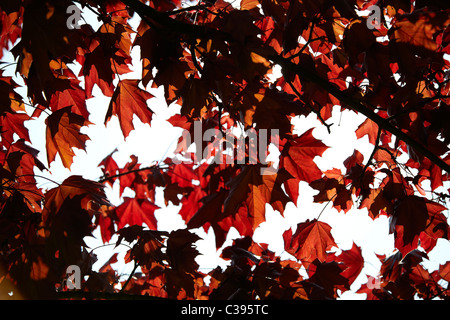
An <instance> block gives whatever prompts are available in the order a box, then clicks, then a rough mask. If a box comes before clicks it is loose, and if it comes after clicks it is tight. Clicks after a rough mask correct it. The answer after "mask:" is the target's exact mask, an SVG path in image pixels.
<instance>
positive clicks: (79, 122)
mask: <svg viewBox="0 0 450 320" xmlns="http://www.w3.org/2000/svg"><path fill="white" fill-rule="evenodd" d="M70 110H71V107H65V108H63V109H60V110H57V111H55V112H54V113H53V114H51V115H50V116H49V117H48V118H47V119H46V120H45V123H46V125H47V132H46V139H47V141H46V143H47V144H46V147H47V161H48V164H49V165H50V163H51V162H53V161H54V160H55V156H56V153H59V155H60V157H61V161H62V163H63V165H64V167H66V168H68V169H70V166H71V165H72V163H73V157H74V156H75V153H74V151H73V148H77V149H82V150H85V147H86V141H87V140H89V137H88V136H87V135H86V134H83V133H81V132H80V129H81V127H83V126H87V125H90V124H91V122H89V121H88V120H86V119H84V118H83V117H82V116H80V115H78V114H75V113H72V112H71V111H70Z"/></svg>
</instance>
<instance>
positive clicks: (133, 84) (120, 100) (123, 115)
mask: <svg viewBox="0 0 450 320" xmlns="http://www.w3.org/2000/svg"><path fill="white" fill-rule="evenodd" d="M138 84H139V80H130V79H125V80H122V81H120V82H119V84H118V85H117V88H116V90H115V91H114V94H113V96H112V98H111V102H110V104H109V109H108V112H107V113H106V118H105V124H106V123H107V122H108V121H109V120H110V119H111V116H112V115H117V116H118V118H119V122H120V128H121V129H122V132H123V134H124V136H125V137H127V136H128V134H129V133H130V131H131V130H133V129H134V126H133V115H137V116H138V117H139V119H141V121H142V122H143V123H149V124H150V121H151V120H152V114H153V113H152V111H151V110H150V109H149V108H148V107H147V100H148V99H150V98H153V95H152V94H150V93H148V92H147V91H144V90H142V89H140V88H139V87H138Z"/></svg>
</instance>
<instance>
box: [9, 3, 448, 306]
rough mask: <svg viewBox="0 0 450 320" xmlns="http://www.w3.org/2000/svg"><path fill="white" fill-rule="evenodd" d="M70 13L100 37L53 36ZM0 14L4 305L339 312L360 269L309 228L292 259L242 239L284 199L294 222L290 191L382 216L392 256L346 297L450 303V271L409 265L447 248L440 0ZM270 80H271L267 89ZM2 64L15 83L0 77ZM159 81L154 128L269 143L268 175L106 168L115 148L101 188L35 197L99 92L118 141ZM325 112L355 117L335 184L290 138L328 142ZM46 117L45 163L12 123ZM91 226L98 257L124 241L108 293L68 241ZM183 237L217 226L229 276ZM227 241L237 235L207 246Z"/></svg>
mask: <svg viewBox="0 0 450 320" xmlns="http://www.w3.org/2000/svg"><path fill="white" fill-rule="evenodd" d="M75 3H76V4H77V5H78V7H79V8H83V10H84V11H90V12H93V13H95V14H96V15H97V18H98V21H99V22H100V24H101V25H100V27H99V28H98V29H97V30H94V29H93V28H92V26H91V25H89V24H87V23H85V22H84V21H80V23H81V27H80V28H78V29H77V28H73V29H71V28H68V27H67V25H66V21H67V19H68V18H69V13H67V11H66V9H67V7H69V6H70V5H73V4H75ZM371 5H377V6H378V7H379V8H381V12H382V13H383V14H382V16H381V24H380V26H379V27H377V28H375V27H374V28H370V27H369V25H368V24H367V23H366V22H367V19H368V13H367V11H365V10H366V9H367V8H369V7H370V6H371ZM0 9H1V10H0V19H1V24H0V47H1V49H2V52H0V57H1V56H2V54H3V53H4V51H5V50H7V51H10V52H11V53H12V54H13V56H14V59H15V60H14V63H13V64H12V65H6V64H2V65H0V69H1V70H0V112H1V115H0V126H1V133H0V134H1V142H0V147H1V149H0V164H1V165H0V175H1V186H0V188H1V198H0V291H1V295H2V297H3V296H6V293H7V292H9V291H10V290H13V291H15V292H19V293H20V295H21V296H22V297H24V298H50V299H53V298H54V299H57V298H61V297H64V298H68V297H69V298H70V294H71V293H72V294H74V296H73V297H80V295H78V296H76V295H75V293H78V294H79V293H80V292H81V293H82V294H86V295H88V294H93V295H91V297H95V294H99V293H107V294H110V296H109V297H114V294H116V295H117V296H120V295H125V294H127V295H146V296H151V297H159V298H170V299H202V300H207V299H212V300H213V299H336V298H338V297H339V296H340V295H341V294H342V293H343V292H345V291H347V290H350V286H351V285H352V283H354V282H355V280H356V278H357V277H358V276H360V274H361V271H362V270H363V267H364V263H365V259H364V257H363V252H362V250H361V248H360V246H358V245H357V244H353V246H352V247H351V248H340V247H339V244H338V243H336V241H335V239H334V237H333V234H332V228H331V226H330V225H329V224H328V223H327V222H325V221H322V220H321V216H320V214H319V213H318V214H317V217H316V218H314V219H306V218H305V219H304V221H303V222H301V223H299V224H298V225H296V226H292V228H290V229H287V230H285V231H284V233H283V242H284V249H285V252H286V253H288V254H290V257H291V259H285V258H283V259H282V258H280V257H279V256H277V255H276V254H275V253H274V252H273V251H271V250H270V249H269V247H270V244H264V243H256V242H255V241H254V240H253V238H252V237H253V234H254V232H255V230H256V229H257V228H258V227H259V226H260V225H261V224H262V223H263V222H264V221H265V220H266V210H267V208H268V207H269V206H270V207H271V208H273V210H275V211H276V212H278V213H279V214H280V215H283V214H284V211H285V209H286V205H287V204H288V203H293V204H294V205H295V206H297V207H298V208H299V212H298V214H299V215H301V214H302V211H301V210H300V209H301V207H302V205H303V204H302V203H300V202H298V201H297V200H298V198H299V183H306V184H308V185H309V187H310V188H312V189H314V190H315V191H316V194H315V196H314V199H313V201H314V202H316V203H323V204H329V208H334V209H336V210H337V211H339V212H345V213H346V212H348V211H349V210H358V212H359V214H361V215H369V217H370V218H371V219H373V220H375V219H378V218H380V217H381V216H387V217H389V219H390V230H389V232H390V234H391V235H393V239H394V240H393V241H394V245H395V250H394V252H392V255H390V256H379V259H380V261H381V269H380V270H379V280H380V283H379V285H378V286H376V287H374V286H373V283H372V284H371V283H367V284H363V285H362V286H361V287H360V288H359V290H358V289H357V291H358V292H359V293H365V294H366V295H367V299H413V298H423V299H432V298H441V299H448V298H449V296H450V291H449V288H448V283H449V281H450V262H447V263H445V264H443V265H440V266H439V267H438V268H437V269H436V270H428V269H426V268H425V267H424V266H423V264H422V262H423V261H424V260H426V259H427V258H428V254H429V253H430V252H431V251H432V250H433V249H434V248H435V246H436V244H437V242H438V240H439V239H443V240H440V241H448V240H449V225H448V205H449V202H448V200H449V198H450V197H449V193H448V191H449V189H448V187H449V184H448V180H449V173H450V153H449V151H450V149H449V143H450V126H449V123H450V122H449V119H450V118H449V117H450V99H449V96H448V95H449V89H450V82H449V75H450V68H449V67H450V62H449V60H448V57H449V56H448V54H450V45H449V44H450V26H449V22H450V16H449V14H450V9H449V7H448V3H447V2H445V1H408V0H398V1H394V0H392V1H387V0H386V1H374V0H372V1H359V0H335V1H325V0H292V1H288V0H286V1H284V0H242V1H241V2H240V4H237V3H234V4H233V5H232V4H231V3H230V2H226V1H225V0H216V1H209V0H205V1H199V2H198V3H188V2H183V1H181V0H174V1H171V0H151V1H144V0H142V1H139V0H121V1H119V0H80V1H69V0H8V1H2V2H1V3H0ZM369 13H370V11H369ZM132 17H137V18H139V19H140V24H139V27H138V28H137V29H133V28H132V27H131V26H130V25H129V23H128V20H129V19H130V18H132ZM132 49H138V50H139V52H140V57H139V58H140V61H139V62H138V63H139V64H140V65H139V67H140V68H141V69H142V75H141V77H140V78H139V79H129V78H125V77H124V76H125V75H126V74H127V73H129V72H131V70H132V69H133V68H134V67H136V65H133V63H135V61H134V60H133V59H132V57H131V55H130V54H131V50H132ZM132 62H133V63H132ZM74 66H77V67H76V68H74ZM275 66H277V67H280V70H281V74H280V75H279V76H278V77H276V78H275V79H274V77H273V76H272V73H273V68H274V67H275ZM11 68H14V72H13V74H14V76H9V75H8V76H7V75H5V70H11ZM74 70H77V71H76V72H75V71H74ZM15 77H16V80H15ZM17 78H20V79H21V83H23V84H22V85H19V84H18V83H19V82H18V81H17ZM20 86H22V87H23V88H24V89H25V91H24V92H26V96H21V95H20V94H19V93H18V88H19V87H20ZM161 86H162V87H163V88H164V98H165V100H166V103H167V105H170V104H174V103H175V104H178V105H180V106H181V108H180V113H179V114H177V115H175V116H173V117H172V118H170V119H169V122H170V123H171V124H172V125H173V126H176V127H180V128H182V129H185V132H191V133H193V130H194V123H195V121H201V128H202V132H205V131H206V130H208V129H215V130H217V132H218V133H219V132H221V133H224V132H228V133H230V134H232V132H233V134H236V132H238V131H239V130H240V131H244V130H247V129H249V128H254V129H255V132H257V133H258V134H259V132H260V131H261V129H266V130H272V129H276V130H278V131H277V132H278V138H279V144H278V146H277V147H278V150H279V157H278V170H277V171H276V172H273V173H272V174H270V175H269V174H266V175H261V169H262V168H264V167H265V166H267V164H265V163H262V162H261V161H259V160H258V162H257V163H244V164H242V163H237V162H234V163H227V162H224V161H222V162H220V161H210V160H211V159H202V158H200V157H198V153H196V152H195V151H192V148H189V147H190V145H189V144H183V141H184V140H183V139H180V143H179V144H178V147H177V149H176V155H175V157H173V158H167V159H164V160H163V161H161V162H160V163H156V164H154V165H151V166H148V165H143V164H142V163H140V162H139V159H138V158H137V157H135V156H133V157H131V159H130V161H129V163H127V164H126V165H125V166H119V165H118V164H117V162H116V161H115V153H114V152H112V153H111V154H109V155H108V156H106V157H105V159H104V160H103V161H102V162H101V163H99V164H98V165H99V167H100V168H101V170H102V172H103V177H101V178H99V179H98V180H97V181H92V180H88V179H86V178H85V177H82V176H78V175H72V176H69V177H67V179H65V180H64V181H57V182H58V184H57V185H55V186H54V187H48V188H47V187H42V186H41V185H40V184H39V179H40V178H39V177H38V176H37V175H36V172H37V171H38V170H40V171H45V170H46V168H47V167H49V166H50V164H51V163H52V162H54V161H61V162H62V164H63V165H64V167H66V168H69V169H70V167H71V165H72V164H73V161H74V156H75V149H81V150H85V149H86V145H87V143H89V140H90V139H91V138H90V137H89V136H88V135H87V134H86V133H83V127H86V126H89V125H91V121H90V119H92V118H91V117H90V116H91V113H90V112H89V111H88V108H87V101H88V100H89V99H91V98H92V97H93V90H94V88H95V87H97V88H99V89H100V90H101V92H102V93H103V95H104V96H106V97H108V98H109V99H110V104H109V108H108V109H107V113H106V114H105V115H104V124H105V125H106V124H107V123H108V122H109V121H110V120H111V119H112V118H113V117H117V118H118V120H119V123H120V129H121V130H122V133H123V136H124V137H127V136H128V135H129V134H130V132H132V131H133V130H134V128H135V127H134V125H133V117H134V119H136V118H138V119H139V120H140V121H141V122H143V123H145V124H149V125H151V121H152V116H153V114H154V111H152V108H151V100H152V99H153V98H154V95H153V94H152V93H150V88H158V87H161ZM336 108H337V109H336ZM333 110H338V111H340V112H343V111H345V110H350V111H351V112H354V113H355V114H362V115H364V116H365V117H366V120H365V121H364V122H362V123H361V125H360V126H359V127H358V129H357V130H356V132H355V135H356V137H357V138H358V139H363V138H366V137H367V138H368V141H369V142H370V143H371V144H372V145H373V152H372V153H371V154H370V156H369V157H367V156H366V157H364V156H363V155H362V153H361V152H360V151H359V150H354V152H353V153H352V154H349V155H348V157H347V160H346V161H345V162H344V163H343V164H344V168H345V170H342V169H333V170H327V171H325V172H323V171H322V170H321V169H320V168H319V166H318V165H317V164H316V162H315V160H314V159H315V158H316V157H321V156H322V155H323V154H324V152H325V151H326V150H327V149H328V148H329V146H327V145H326V144H324V143H323V142H322V141H320V140H319V139H317V138H316V137H315V135H314V129H310V130H307V131H301V132H303V133H301V134H297V133H296V131H295V132H294V126H293V124H292V121H291V120H292V119H294V118H296V117H297V118H298V117H306V116H309V115H314V116H315V117H316V118H317V119H318V120H319V121H320V122H321V124H322V125H323V126H325V127H326V128H327V130H329V131H330V134H333V126H332V125H331V124H330V123H329V122H328V121H327V120H329V119H330V118H331V116H332V111H333ZM91 112H95V110H94V111H91ZM102 116H103V115H102ZM42 119H45V121H44V122H43V127H42V130H43V132H45V139H46V140H45V144H46V148H45V150H37V149H36V148H35V147H34V146H33V145H32V143H31V140H30V137H29V132H28V129H27V127H26V124H27V123H28V122H33V121H37V120H42ZM143 140H145V137H143ZM247 142H248V141H247ZM230 143H231V144H233V142H232V141H231V142H230V141H225V140H223V141H220V143H217V141H216V143H214V142H213V141H212V142H209V141H203V145H202V146H196V147H197V148H201V149H202V150H209V154H211V155H212V156H214V157H215V159H216V160H217V159H221V158H223V157H224V156H225V153H224V148H222V147H221V144H223V145H225V144H230ZM234 143H235V142H234ZM247 147H248V145H247ZM111 151H112V150H111ZM247 151H248V150H247ZM266 151H267V150H266ZM39 152H44V154H46V159H45V160H43V159H41V158H40V156H39ZM247 156H248V154H247ZM177 159H178V160H179V159H184V161H177ZM93 165H97V164H93ZM337 166H338V164H336V167H337ZM47 186H48V185H47ZM106 188H119V189H120V191H119V192H120V196H121V199H120V200H121V204H119V205H116V206H115V205H112V204H111V201H110V199H108V198H107V196H106V193H105V189H106ZM127 188H128V189H130V190H133V191H134V196H129V194H130V193H126V194H125V193H124V190H125V189H127ZM158 193H161V194H162V195H163V199H164V201H162V203H159V202H158V201H157V198H158V197H157V194H158ZM168 204H173V205H175V206H179V214H180V216H181V217H182V219H183V220H184V221H185V223H186V228H185V229H180V230H174V231H170V232H168V231H164V230H160V229H159V228H158V221H157V219H156V218H155V211H157V210H164V207H165V206H167V205H168ZM97 228H99V230H100V234H101V237H102V241H103V242H104V243H105V244H106V243H111V241H112V239H113V237H114V236H116V238H115V239H118V240H117V242H116V243H115V245H116V246H119V245H121V244H127V245H128V246H129V250H128V252H127V254H126V257H125V262H127V263H132V264H133V265H134V266H135V267H134V269H133V273H132V274H131V276H130V277H128V278H126V279H123V278H122V279H119V277H118V273H117V271H116V270H114V267H113V264H114V263H115V262H116V260H117V256H115V255H114V256H113V257H111V259H110V260H109V261H108V262H107V263H106V264H105V265H104V266H103V267H102V268H100V270H98V271H94V270H93V269H92V265H93V263H94V261H95V260H94V259H95V254H94V253H93V252H92V251H91V248H88V247H87V246H86V244H85V241H84V238H85V237H86V236H89V235H91V234H92V233H93V231H94V230H96V229H97ZM197 228H203V229H204V230H205V231H208V230H213V232H214V236H215V245H216V247H217V248H218V249H219V248H220V249H222V258H223V259H225V260H227V261H229V262H230V263H229V265H228V267H226V268H225V269H222V268H221V267H217V268H215V269H213V270H212V271H209V272H207V273H204V272H203V271H204V270H202V269H201V268H199V265H198V263H197V262H196V260H195V259H196V257H197V256H198V255H199V252H198V250H197V248H196V246H195V244H196V242H197V241H198V240H199V239H200V237H199V236H198V235H197V234H196V233H195V230H196V229H197ZM232 228H234V229H236V230H237V231H238V232H239V234H240V237H239V238H237V239H235V240H234V241H233V244H232V245H230V246H226V247H225V248H223V245H224V243H225V241H226V239H227V235H228V233H229V232H230V230H231V229H232ZM386 236H388V234H386ZM449 260H450V259H449ZM69 265H77V266H79V267H80V269H81V272H82V277H81V278H82V284H81V289H80V290H78V291H80V292H76V291H70V290H68V289H67V288H65V287H64V285H63V284H64V280H65V279H66V268H67V267H68V266H69ZM137 268H139V270H140V272H135V271H136V270H137ZM300 271H302V272H300ZM63 294H65V295H63Z"/></svg>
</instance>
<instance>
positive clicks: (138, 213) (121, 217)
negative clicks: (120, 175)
mask: <svg viewBox="0 0 450 320" xmlns="http://www.w3.org/2000/svg"><path fill="white" fill-rule="evenodd" d="M124 200H125V201H124V202H123V203H122V204H121V205H120V206H118V207H117V208H116V215H117V218H118V222H117V227H118V228H119V229H121V228H123V227H124V226H125V225H127V224H128V225H130V226H133V225H139V226H141V225H142V224H143V223H145V224H146V225H147V226H148V227H149V228H150V229H153V230H157V220H156V218H155V214H154V213H155V210H156V209H159V207H158V206H157V205H155V204H154V203H152V202H150V201H148V200H147V199H136V198H129V197H125V198H124Z"/></svg>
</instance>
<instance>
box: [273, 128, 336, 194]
mask: <svg viewBox="0 0 450 320" xmlns="http://www.w3.org/2000/svg"><path fill="white" fill-rule="evenodd" d="M313 130H314V129H309V130H308V131H306V132H305V133H304V134H302V135H301V136H299V137H297V138H294V139H292V140H290V141H288V142H287V143H286V144H285V146H284V149H283V151H282V154H281V158H280V168H285V169H286V170H287V171H288V172H289V173H290V174H291V175H292V176H293V177H294V178H296V180H295V179H290V180H287V183H285V185H287V188H288V190H290V191H291V194H290V197H291V199H293V200H294V201H295V200H296V199H297V197H298V181H299V180H301V181H306V182H312V181H314V180H317V179H320V178H321V177H322V171H321V170H320V169H319V167H318V166H317V164H316V163H315V162H314V158H315V157H316V156H321V155H322V154H323V153H324V152H325V150H326V149H328V147H327V146H326V145H325V144H323V143H322V142H321V141H320V140H317V139H316V138H314V136H313V135H312V131H313Z"/></svg>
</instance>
